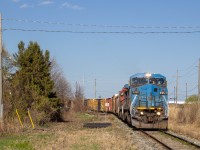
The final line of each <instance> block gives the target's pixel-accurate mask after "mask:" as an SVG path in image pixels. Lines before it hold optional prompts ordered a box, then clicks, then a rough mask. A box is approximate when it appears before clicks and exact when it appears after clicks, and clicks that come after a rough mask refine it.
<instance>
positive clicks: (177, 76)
mask: <svg viewBox="0 0 200 150" xmlns="http://www.w3.org/2000/svg"><path fill="white" fill-rule="evenodd" d="M178 79H179V75H178V69H177V71H176V104H177V101H178Z"/></svg>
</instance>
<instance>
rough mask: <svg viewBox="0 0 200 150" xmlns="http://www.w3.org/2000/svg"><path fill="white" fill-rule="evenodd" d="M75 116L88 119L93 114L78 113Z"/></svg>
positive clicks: (91, 117)
mask: <svg viewBox="0 0 200 150" xmlns="http://www.w3.org/2000/svg"><path fill="white" fill-rule="evenodd" d="M77 117H78V118H80V119H83V120H90V119H93V118H94V117H95V116H94V115H91V114H87V113H78V114H77Z"/></svg>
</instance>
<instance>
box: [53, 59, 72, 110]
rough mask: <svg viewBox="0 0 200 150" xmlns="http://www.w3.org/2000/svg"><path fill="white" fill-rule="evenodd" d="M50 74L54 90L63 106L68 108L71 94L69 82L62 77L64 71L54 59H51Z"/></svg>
mask: <svg viewBox="0 0 200 150" xmlns="http://www.w3.org/2000/svg"><path fill="white" fill-rule="evenodd" d="M51 66H52V67H51V76H52V79H53V81H54V91H55V92H56V94H57V96H58V97H59V98H60V100H61V103H62V104H63V108H64V109H65V110H68V109H69V107H70V103H71V100H72V99H73V94H72V90H71V86H70V84H69V82H68V81H67V80H66V78H65V77H64V73H63V71H62V69H61V68H60V66H59V65H58V64H57V62H56V60H55V59H52V60H51Z"/></svg>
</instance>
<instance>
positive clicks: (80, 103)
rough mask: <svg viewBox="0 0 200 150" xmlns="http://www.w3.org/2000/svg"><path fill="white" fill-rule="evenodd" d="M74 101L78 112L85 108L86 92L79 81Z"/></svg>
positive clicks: (74, 107)
mask: <svg viewBox="0 0 200 150" xmlns="http://www.w3.org/2000/svg"><path fill="white" fill-rule="evenodd" d="M73 103H74V106H73V109H74V110H75V111H76V112H78V111H83V110H84V92H83V88H82V87H81V86H80V85H79V84H78V83H77V82H76V88H75V93H74V100H73Z"/></svg>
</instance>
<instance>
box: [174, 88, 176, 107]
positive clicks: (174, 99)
mask: <svg viewBox="0 0 200 150" xmlns="http://www.w3.org/2000/svg"><path fill="white" fill-rule="evenodd" d="M175 100H176V88H175V87H174V104H175V103H176V101H175Z"/></svg>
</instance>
